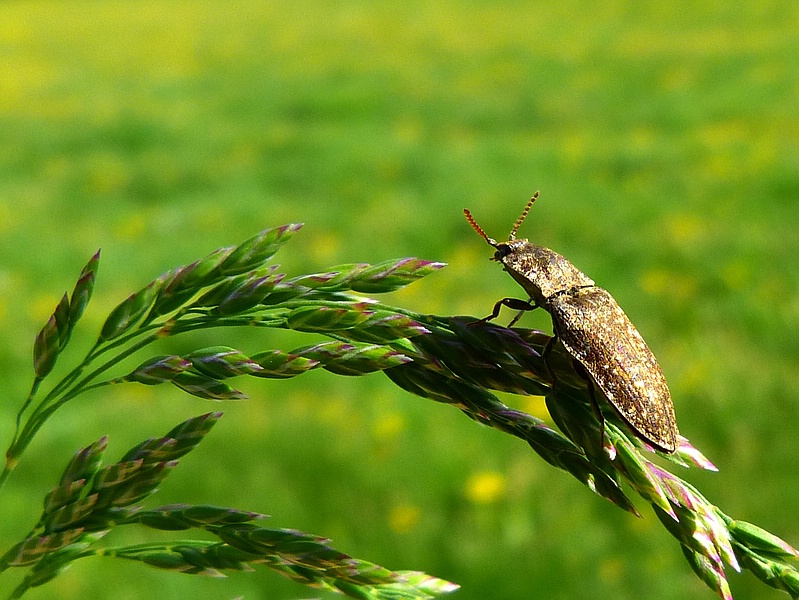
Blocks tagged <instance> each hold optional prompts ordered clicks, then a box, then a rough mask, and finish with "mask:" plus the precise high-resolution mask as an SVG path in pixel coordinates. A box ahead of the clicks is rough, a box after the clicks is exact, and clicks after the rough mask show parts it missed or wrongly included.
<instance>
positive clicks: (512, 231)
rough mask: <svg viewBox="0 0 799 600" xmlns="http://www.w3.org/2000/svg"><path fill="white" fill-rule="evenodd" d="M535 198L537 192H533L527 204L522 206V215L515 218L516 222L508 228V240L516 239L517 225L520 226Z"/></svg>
mask: <svg viewBox="0 0 799 600" xmlns="http://www.w3.org/2000/svg"><path fill="white" fill-rule="evenodd" d="M537 198H538V192H536V193H535V194H533V197H532V198H530V202H528V203H527V206H525V207H524V210H523V211H522V215H521V216H520V217H519V218H518V219H516V222H515V223H514V224H513V229H511V230H510V235H509V236H508V240H515V239H516V232H517V231H519V227H521V226H522V223H524V219H525V218H526V217H527V213H529V212H530V209H531V208H532V206H533V202H535V201H536V199H537Z"/></svg>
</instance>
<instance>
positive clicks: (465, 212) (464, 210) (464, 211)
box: [463, 208, 497, 247]
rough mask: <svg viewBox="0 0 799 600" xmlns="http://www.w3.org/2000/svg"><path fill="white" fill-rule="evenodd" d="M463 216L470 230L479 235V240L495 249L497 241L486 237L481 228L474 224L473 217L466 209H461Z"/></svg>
mask: <svg viewBox="0 0 799 600" xmlns="http://www.w3.org/2000/svg"><path fill="white" fill-rule="evenodd" d="M463 214H464V215H466V220H467V221H469V225H471V226H472V229H474V230H475V231H476V232H477V233H479V234H480V237H481V238H483V239H484V240H485V241H487V242H488V243H489V244H491V245H492V246H494V247H496V245H497V241H496V240H495V239H494V238H490V237H488V235H486V232H485V231H483V228H482V227H480V226H479V225H478V224H477V223H476V222H475V220H474V217H473V216H472V213H470V212H469V209H468V208H464V209H463Z"/></svg>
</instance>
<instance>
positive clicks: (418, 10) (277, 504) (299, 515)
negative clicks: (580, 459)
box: [0, 0, 799, 600]
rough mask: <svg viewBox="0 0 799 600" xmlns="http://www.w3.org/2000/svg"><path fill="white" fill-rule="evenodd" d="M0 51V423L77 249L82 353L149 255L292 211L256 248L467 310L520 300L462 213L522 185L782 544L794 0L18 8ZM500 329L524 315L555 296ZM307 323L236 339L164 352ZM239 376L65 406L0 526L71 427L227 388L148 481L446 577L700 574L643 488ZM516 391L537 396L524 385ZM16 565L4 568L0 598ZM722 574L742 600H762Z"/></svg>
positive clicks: (794, 491)
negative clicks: (429, 268)
mask: <svg viewBox="0 0 799 600" xmlns="http://www.w3.org/2000/svg"><path fill="white" fill-rule="evenodd" d="M0 55H1V56H2V59H0V141H1V142H2V143H0V340H2V342H0V398H2V401H1V402H0V445H2V447H6V446H7V444H8V441H9V439H10V436H11V428H12V422H13V418H14V415H15V414H16V411H17V409H18V407H19V405H20V403H21V401H22V399H23V397H24V395H25V393H26V391H27V388H28V386H29V385H30V381H31V349H32V343H33V338H34V336H35V334H36V333H37V331H38V330H39V328H40V327H41V325H42V324H43V323H44V321H45V320H46V319H47V317H48V316H49V314H50V313H51V312H52V310H53V308H54V306H55V305H56V303H57V301H58V299H59V297H60V296H61V294H62V293H63V292H64V291H66V290H68V289H71V287H72V285H73V283H74V280H75V278H76V277H77V275H78V273H79V272H80V269H81V268H82V267H83V265H84V264H85V262H86V261H87V260H88V258H89V257H90V256H91V254H92V253H93V252H94V251H95V250H96V249H97V248H98V247H102V249H103V254H102V263H101V268H100V273H99V281H98V284H97V288H96V292H95V297H94V300H93V302H92V304H91V305H90V307H89V310H88V311H87V314H86V316H85V317H84V320H83V321H82V323H81V326H80V328H79V330H78V331H77V332H76V334H75V336H74V341H73V344H74V346H75V350H85V349H86V348H87V347H88V346H89V344H91V342H92V341H93V339H94V336H96V334H97V331H98V328H99V326H100V325H101V323H102V321H103V318H104V317H105V315H107V313H108V312H109V311H110V310H111V309H112V308H113V306H115V305H116V303H118V302H119V301H120V300H122V299H123V298H124V297H126V296H127V295H128V294H129V293H131V292H133V291H135V290H137V289H139V288H140V287H141V286H143V285H144V284H145V283H147V282H148V281H149V280H151V279H153V278H154V277H156V276H157V275H159V274H160V273H162V272H163V271H166V270H167V269H169V268H171V267H173V266H177V265H180V264H185V263H187V262H190V261H191V260H193V259H195V258H198V257H200V256H201V255H204V254H205V253H207V252H209V251H211V250H213V249H215V248H217V247H219V246H223V245H229V244H232V243H236V242H239V241H241V240H243V239H245V238H247V237H249V236H250V235H252V234H254V233H256V232H257V231H259V230H260V229H263V228H265V227H270V226H276V225H281V224H284V223H289V222H304V223H305V227H304V228H303V229H302V230H301V231H300V232H299V233H298V234H297V235H296V236H295V237H294V238H293V239H292V240H291V241H290V243H289V244H288V245H287V246H286V247H284V248H283V249H282V250H281V251H280V253H279V254H278V255H277V257H276V260H277V262H280V263H281V264H282V265H283V267H284V269H285V270H286V271H287V273H289V274H292V275H298V274H302V273H309V272H314V271H321V270H325V269H327V268H328V267H330V266H332V265H335V264H339V263H347V262H361V261H362V262H378V261H381V260H385V259H389V258H400V257H405V256H419V257H421V258H426V259H430V260H438V261H445V262H447V263H449V266H448V267H447V268H446V269H444V270H442V271H439V272H437V273H435V274H433V275H431V276H429V277H428V278H426V279H424V280H422V281H420V282H418V283H416V284H414V285H412V286H410V287H409V288H408V289H406V290H404V291H402V292H399V293H395V294H393V295H391V296H387V297H385V298H383V299H384V300H385V301H386V302H388V303H391V304H394V305H397V306H403V307H407V308H409V309H413V310H417V311H420V312H429V313H436V314H444V315H447V314H448V315H452V314H469V315H476V316H484V315H485V314H487V313H488V311H489V310H490V307H491V306H492V304H493V302H494V301H496V300H497V299H499V298H500V297H503V296H508V295H511V296H513V295H520V293H521V292H520V289H519V288H518V287H517V286H516V284H514V283H513V281H512V280H511V279H510V278H509V277H508V276H507V274H505V273H503V272H502V270H501V269H500V268H499V267H498V266H497V265H496V264H495V263H491V262H489V261H488V260H487V259H488V257H489V256H491V249H490V248H489V247H488V246H486V245H485V243H484V242H483V241H482V240H481V239H480V238H479V237H478V236H477V235H475V234H474V232H472V231H471V229H470V227H469V226H468V224H467V223H466V222H465V220H464V219H463V216H462V212H461V211H462V209H463V208H464V207H468V208H470V209H471V210H472V211H473V213H474V215H475V218H476V219H477V220H478V222H479V223H480V224H481V225H482V226H483V228H484V229H485V230H486V231H487V232H488V233H489V234H490V235H492V236H494V237H497V238H503V239H504V237H505V236H506V235H507V232H508V231H509V229H510V226H511V224H512V223H513V221H514V220H515V219H516V217H517V216H518V213H519V212H520V211H521V209H522V207H523V205H524V203H525V202H526V200H527V199H528V198H529V197H530V195H531V194H532V193H533V192H534V191H535V190H537V189H538V190H541V198H540V200H539V202H538V203H537V204H536V206H535V208H534V209H533V211H532V213H531V215H530V217H529V218H528V220H527V222H526V223H525V224H524V227H523V229H522V234H523V235H524V236H525V237H530V238H532V239H533V240H535V241H536V242H538V243H541V244H543V245H546V246H549V247H551V248H554V249H556V250H558V251H559V252H561V253H563V254H565V255H566V256H568V257H569V258H570V259H572V261H573V262H574V263H575V264H577V265H578V266H579V267H580V268H581V269H583V270H584V271H585V272H586V273H588V274H589V275H590V276H591V277H593V278H594V279H595V280H596V281H597V282H598V283H599V284H600V285H602V286H603V287H605V288H607V289H608V290H610V291H611V293H613V294H614V296H615V297H616V298H617V300H618V301H619V302H620V304H621V305H622V306H624V307H625V309H626V310H627V313H628V314H629V315H630V317H631V318H632V320H633V321H634V322H635V323H636V324H637V326H638V328H639V329H640V330H641V332H642V333H643V334H644V336H645V337H646V338H647V340H648V341H649V343H650V345H651V347H652V348H653V349H654V351H655V353H656V354H657V355H658V357H659V360H660V362H661V364H662V366H663V370H664V371H665V373H666V375H667V377H668V379H669V382H670V385H671V389H672V393H673V396H674V403H675V406H676V411H677V415H678V418H679V423H680V428H681V431H682V433H683V434H684V435H686V436H687V437H688V438H689V439H690V440H691V441H692V442H694V443H695V444H696V445H697V446H698V447H699V448H700V449H701V450H702V451H703V452H704V453H705V454H706V455H707V456H708V457H709V458H710V459H711V460H712V461H714V462H715V464H716V465H717V466H718V467H719V469H720V472H719V473H704V472H699V471H685V472H683V471H681V472H680V474H681V475H682V476H684V477H685V478H687V480H688V481H690V482H691V483H693V484H695V485H696V486H697V487H698V488H699V489H700V490H702V491H703V492H704V493H705V494H706V495H707V497H708V498H709V499H710V500H711V501H712V502H715V503H717V504H718V505H719V506H720V507H721V508H722V509H723V510H724V511H725V512H727V513H728V514H730V515H732V516H733V517H736V518H740V519H745V520H748V521H752V522H755V523H757V524H759V525H761V526H763V527H766V528H767V529H769V530H770V531H772V532H774V533H776V534H778V535H781V536H783V537H784V538H786V539H787V540H788V541H790V542H792V543H793V544H794V545H796V544H799V512H797V506H799V337H798V336H797V334H798V333H799V266H797V264H798V263H799V203H798V201H799V4H797V3H796V1H795V0H773V1H769V0H763V1H752V2H722V1H714V0H690V1H689V0H677V1H675V2H658V3H652V2H636V1H633V0H627V1H624V0H609V1H608V2H600V3H594V2H580V1H577V0H542V1H524V2H523V1H511V0H492V1H480V0H471V1H470V0H462V1H456V0H443V1H435V2H434V1H423V0H409V1H407V2H387V1H379V0H378V1H367V0H350V1H349V2H334V1H319V2H303V1H297V0H292V1H251V0H241V1H239V2H236V3H225V2H200V1H189V0H183V1H180V0H159V1H153V0H141V1H136V2H133V1H127V0H118V1H107V0H86V1H83V2H68V1H39V2H36V1H28V2H25V1H13V0H11V1H7V2H3V3H2V4H0ZM523 323H524V324H526V325H529V326H537V327H541V328H546V327H548V322H547V315H546V314H540V315H530V316H527V317H525V321H523ZM312 341H315V340H314V339H312V338H309V337H300V336H296V335H295V336H293V337H292V336H277V335H274V334H272V333H269V332H261V331H259V332H252V331H249V330H242V331H236V332H214V333H203V334H201V335H198V336H196V337H194V338H185V339H175V340H171V341H170V342H169V345H165V346H164V347H163V348H162V349H161V350H160V351H161V352H164V351H188V350H191V349H193V348H197V347H202V346H206V345H213V344H219V343H226V344H230V345H234V346H237V347H239V348H241V349H242V350H244V351H245V352H257V351H260V350H264V349H268V348H272V347H281V348H284V349H290V348H292V347H295V346H297V345H301V344H305V343H311V342H312ZM141 358H143V357H141ZM61 360H62V361H63V362H64V363H68V362H69V361H68V360H65V358H63V357H62V359H61ZM60 366H61V367H62V368H63V367H65V364H61V365H60ZM61 372H63V371H61ZM240 385H241V387H242V388H243V389H244V390H245V391H246V392H247V393H248V394H249V395H250V396H251V400H249V401H248V402H241V403H230V404H223V405H220V404H214V403H208V402H205V401H202V400H199V399H196V398H190V397H188V396H186V395H185V394H181V393H179V392H177V391H172V390H171V389H166V388H159V387H157V388H145V387H143V386H140V387H135V386H133V385H130V386H127V387H125V386H120V387H118V388H116V389H114V390H113V391H112V392H108V391H105V392H103V393H97V394H90V395H87V396H85V397H82V398H81V399H80V400H76V401H74V402H73V403H72V404H70V405H68V406H67V407H66V408H65V409H64V410H62V411H61V412H60V413H59V414H57V415H56V417H55V418H54V419H53V420H52V421H51V422H50V423H48V425H47V426H46V427H45V428H44V429H43V430H42V431H41V432H40V434H39V436H38V438H37V439H36V440H35V442H34V443H33V444H32V445H31V447H30V448H29V450H28V451H27V453H26V454H25V456H24V458H23V461H22V463H21V464H20V465H19V468H18V470H17V471H16V472H15V473H14V475H13V476H12V478H11V479H10V480H9V481H8V484H7V485H6V487H5V488H4V489H3V492H2V496H0V506H2V511H3V512H2V517H0V550H2V551H5V549H6V548H8V547H9V546H10V545H11V544H12V543H14V542H15V541H17V540H18V539H19V537H20V536H21V535H22V534H23V533H24V532H26V531H27V530H28V528H29V527H30V526H31V525H32V524H33V523H34V522H35V519H36V518H37V516H38V510H39V506H40V500H41V498H42V496H43V495H44V494H45V493H46V491H47V490H48V489H49V487H50V486H52V485H54V484H55V482H56V480H57V478H58V476H59V474H60V471H61V470H62V469H63V466H64V465H65V464H66V462H67V460H68V459H69V457H70V456H71V455H72V453H73V452H74V451H75V450H76V449H77V448H79V447H81V446H84V445H86V444H88V443H90V442H92V441H94V440H96V439H97V438H99V437H100V436H102V435H105V434H108V435H109V436H110V448H109V453H108V460H109V461H110V460H115V459H117V458H118V457H119V456H121V455H122V454H123V453H124V451H125V450H126V449H127V448H128V447H130V446H131V445H133V444H134V443H136V442H138V441H140V440H142V439H144V438H147V437H151V436H156V435H162V434H163V433H165V432H166V431H168V430H169V429H170V428H171V427H172V426H173V425H174V424H176V423H177V422H179V421H180V420H182V419H185V418H188V417H190V416H193V415H197V414H201V413H203V412H207V411H209V410H220V409H221V410H224V411H225V413H226V414H225V417H224V418H223V419H222V421H221V422H220V424H219V425H218V426H217V427H216V429H215V430H214V431H213V433H212V434H211V435H210V436H209V438H208V439H207V440H206V441H205V442H204V443H203V444H202V445H201V446H200V447H199V448H198V449H197V450H196V451H195V452H194V453H192V454H190V455H188V456H187V457H185V458H184V459H183V461H182V464H181V466H180V468H178V469H177V470H176V471H175V473H174V474H173V475H172V476H171V477H170V478H169V479H168V480H167V481H166V482H165V485H164V486H163V487H162V490H161V491H160V492H159V493H158V494H157V495H156V496H155V497H153V498H151V499H150V500H149V501H148V504H149V505H151V506H155V505H160V504H166V503H170V502H181V501H186V502H197V503H199V502H205V503H213V504H217V505H222V506H236V507H240V508H245V509H251V510H256V511H261V512H266V513H269V514H271V515H272V519H271V520H270V522H271V525H273V526H276V527H294V528H298V529H302V530H305V531H309V532H312V533H316V534H320V535H325V536H328V537H331V538H332V539H333V541H334V544H335V545H336V547H337V548H339V549H341V550H343V551H345V552H348V553H350V554H353V555H355V556H358V557H361V558H365V559H369V560H373V561H375V562H377V563H380V564H383V565H385V566H388V567H390V568H396V569H421V570H425V571H427V572H429V573H432V574H435V575H437V576H440V577H443V578H447V579H450V580H453V581H456V582H458V583H460V584H461V585H462V586H463V588H462V590H461V591H460V592H458V593H457V595H456V596H453V597H456V598H461V599H463V600H467V599H469V600H471V599H485V598H492V599H500V600H504V599H518V598H548V599H573V598H588V597H590V598H593V599H595V600H602V599H611V598H612V599H614V600H625V599H630V600H632V599H636V600H637V599H640V598H658V599H662V600H668V599H678V598H679V599H684V598H712V597H714V596H713V594H712V592H711V591H709V590H707V589H706V588H705V587H704V586H703V585H702V584H701V583H700V582H699V580H698V579H697V578H696V577H695V576H694V575H693V573H692V572H691V570H690V568H689V567H688V564H687V563H686V562H685V561H684V559H683V557H682V554H681V552H680V550H679V548H678V546H677V544H676V542H674V541H673V540H672V538H670V537H669V536H668V535H667V534H666V533H665V532H664V531H663V529H662V527H661V526H660V524H659V522H658V521H657V519H656V518H655V517H654V516H653V515H652V514H651V513H650V512H649V511H647V507H646V506H644V505H641V509H642V511H643V513H644V517H643V518H642V519H636V518H634V517H632V516H630V515H628V514H626V513H624V512H622V511H620V510H618V509H617V508H615V507H614V506H612V505H610V504H609V503H607V502H605V501H604V500H602V499H601V498H599V497H598V496H595V495H593V494H591V493H590V492H589V491H588V490H587V489H585V488H583V487H582V486H580V484H578V483H577V482H576V481H575V480H573V479H572V478H571V477H569V476H568V475H566V474H565V473H563V472H560V471H557V470H555V469H553V468H551V467H550V466H548V465H546V464H545V463H543V461H541V460H540V459H538V458H537V457H536V456H535V455H534V454H533V453H532V452H531V451H530V450H529V449H528V447H526V446H525V445H524V444H523V443H521V442H519V441H517V440H515V439H511V438H510V437H509V436H505V435H502V434H500V433H498V432H497V431H494V430H490V429H487V428H484V427H481V426H478V425H477V424H475V423H473V422H471V421H469V420H468V419H466V418H464V417H463V416H462V415H461V414H460V413H458V412H457V411H456V410H455V409H453V408H451V407H447V406H442V405H437V404H434V403H431V402H428V401H424V400H422V399H419V398H417V397H413V396H410V395H409V394H407V393H404V392H402V391H401V390H399V389H398V388H395V387H394V386H392V384H391V383H390V382H389V381H388V380H387V379H386V378H385V377H384V376H382V375H380V374H375V375H371V376H369V377H365V378H357V379H356V378H344V377H338V376H334V375H332V374H330V373H327V372H322V371H319V372H313V373H309V374H306V375H304V376H302V377H300V378H297V379H295V380H290V381H254V382H252V381H242V382H240ZM507 402H508V403H510V404H512V405H513V406H515V407H518V408H522V409H524V410H528V411H530V412H533V413H534V414H536V415H538V416H541V417H546V414H545V413H544V409H543V403H542V402H541V401H540V399H535V398H518V397H510V396H509V397H507ZM125 536H127V537H125ZM167 537H175V536H167ZM144 539H151V538H143V537H139V534H138V533H136V532H127V533H125V534H122V535H120V534H118V533H116V532H115V533H113V534H112V535H111V536H110V538H109V539H108V540H107V541H108V542H109V543H124V542H134V541H143V540H144ZM18 577H19V574H16V573H12V574H9V573H5V574H3V576H2V578H0V590H6V589H10V588H11V586H12V584H13V583H14V582H15V581H17V580H18V579H15V578H18ZM730 578H731V584H732V589H733V592H734V593H735V594H736V597H737V598H741V599H752V598H765V599H769V598H782V597H784V596H782V595H781V594H780V593H778V592H776V591H773V590H771V589H769V588H767V587H766V586H764V585H763V584H761V583H760V582H759V581H757V580H756V579H755V578H754V577H753V576H751V575H750V574H748V573H747V574H744V575H736V574H734V573H730ZM0 595H3V596H4V594H2V593H0ZM56 596H57V597H58V598H60V599H73V598H114V599H116V600H120V599H141V598H189V597H190V598H193V599H194V600H202V599H206V598H208V599H210V598H214V599H216V598H234V597H238V596H243V597H244V598H251V599H262V598H263V599H278V600H281V599H300V598H311V597H314V598H316V597H319V598H325V599H327V598H332V597H334V595H332V594H327V593H321V592H315V591H313V590H308V589H306V588H303V587H300V586H298V585H296V584H293V583H291V582H289V581H288V580H285V579H283V578H282V577H280V576H279V575H275V574H273V573H271V572H269V571H267V570H261V571H258V572H256V573H253V574H234V575H233V576H231V577H230V578H228V579H219V580H218V579H202V578H196V577H190V576H183V575H175V574H171V573H164V572H158V571H154V570H149V569H147V568H145V567H143V566H141V565H138V564H119V563H116V562H114V561H112V560H110V559H92V560H87V561H83V562H82V563H79V564H76V565H75V566H74V567H73V568H72V569H70V570H69V571H68V572H67V573H66V574H65V575H63V576H62V577H61V578H60V579H58V580H57V581H56V582H54V583H53V584H51V585H49V586H45V587H43V588H40V589H38V590H35V591H34V592H32V593H30V594H29V595H28V596H27V597H30V598H31V600H35V599H45V598H54V597H56Z"/></svg>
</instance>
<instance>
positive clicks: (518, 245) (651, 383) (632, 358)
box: [463, 192, 679, 453]
mask: <svg viewBox="0 0 799 600" xmlns="http://www.w3.org/2000/svg"><path fill="white" fill-rule="evenodd" d="M537 198H538V192H536V193H535V195H534V196H533V197H532V198H531V199H530V201H529V202H528V203H527V206H526V207H525V208H524V210H523V211H522V214H521V216H520V217H519V218H518V219H517V220H516V223H514V225H513V228H512V229H511V232H510V235H509V236H508V241H507V242H497V241H496V240H494V239H493V238H490V237H488V235H487V234H486V233H485V231H483V229H482V228H481V227H480V226H479V225H478V224H477V223H476V222H475V220H474V218H473V217H472V214H471V213H470V212H469V210H468V209H464V211H463V212H464V214H465V215H466V219H467V220H468V221H469V224H471V226H472V227H473V228H474V230H475V231H476V232H477V233H478V234H480V236H481V237H482V238H483V239H484V240H485V241H486V242H488V243H489V244H490V245H491V246H493V247H494V248H495V249H496V252H495V253H494V257H493V259H492V260H496V261H497V262H500V263H502V265H503V267H504V268H505V270H506V271H507V272H508V273H510V276H511V277H513V279H515V280H516V282H517V283H518V284H519V285H521V286H522V288H523V289H524V291H525V292H527V294H528V297H529V299H528V300H521V299H518V298H503V299H502V300H500V301H499V302H497V303H496V304H495V305H494V309H493V311H492V312H491V314H490V315H489V316H488V317H486V318H485V319H483V321H489V320H491V319H495V318H496V317H498V316H499V312H500V309H501V308H502V306H507V307H509V308H512V309H515V310H519V311H520V312H519V314H518V315H517V316H516V317H515V318H514V319H513V320H512V321H511V323H510V326H512V325H513V324H515V322H516V321H517V320H518V319H519V317H520V316H521V314H522V312H523V311H527V310H533V309H535V308H539V307H540V308H543V309H544V310H546V311H547V312H548V313H549V314H550V316H551V317H552V328H553V334H554V335H553V337H552V338H551V340H550V341H549V343H547V345H546V347H545V348H544V352H543V355H544V359H545V361H546V359H547V358H548V356H549V353H550V351H551V349H552V346H553V345H554V343H555V342H556V341H560V343H561V344H562V345H563V347H564V348H565V349H566V350H567V352H568V353H569V354H570V355H571V356H572V358H573V359H574V362H575V363H576V365H575V366H576V367H577V370H578V372H580V373H581V374H582V375H583V376H584V377H585V378H586V380H587V381H588V384H589V387H590V388H591V393H592V398H593V397H594V395H593V394H594V390H595V388H599V389H600V390H601V391H602V394H603V395H604V396H605V398H607V400H608V402H609V403H610V405H611V406H612V407H613V408H614V409H615V410H616V412H617V413H618V414H619V416H620V417H621V418H622V419H623V420H624V421H625V422H626V423H627V424H628V425H629V427H630V428H631V429H632V431H633V432H634V433H635V434H636V435H638V436H639V437H640V438H642V439H643V440H644V441H646V442H648V443H649V444H651V445H652V446H654V447H655V448H657V449H658V450H660V451H662V452H666V453H672V452H674V451H675V450H676V448H677V436H678V435H679V432H678V431H677V420H676V418H675V416H674V406H673V404H672V401H671V394H670V393H669V387H668V385H667V383H666V378H665V377H664V376H663V372H662V371H661V369H660V365H658V362H657V359H655V355H654V354H652V351H651V350H650V349H649V347H648V346H647V345H646V342H645V341H644V338H643V337H641V334H640V333H638V330H637V329H636V328H635V326H634V325H633V324H632V322H631V321H630V319H629V318H628V317H627V315H626V314H624V311H623V310H622V309H621V307H620V306H619V305H618V303H617V302H616V300H615V299H614V298H613V296H611V295H610V294H609V293H608V292H607V291H605V290H604V289H602V288H601V287H599V286H597V285H596V284H595V283H594V281H593V280H592V279H590V278H589V277H588V276H586V275H585V274H584V273H583V272H582V271H580V270H579V269H577V267H575V266H574V265H573V264H571V262H569V261H568V260H567V259H566V258H565V257H563V256H561V255H560V254H558V253H557V252H554V251H553V250H550V249H549V248H544V247H543V246H537V245H535V244H531V243H530V242H529V241H528V240H526V239H516V233H517V232H518V230H519V228H520V227H521V225H522V223H523V222H524V219H525V218H526V217H527V214H528V213H529V211H530V208H531V207H532V206H533V203H534V202H535V201H536V199H537ZM594 404H595V406H596V400H594ZM597 413H598V414H599V415H600V417H601V413H600V412H599V410H598V408H597Z"/></svg>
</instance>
